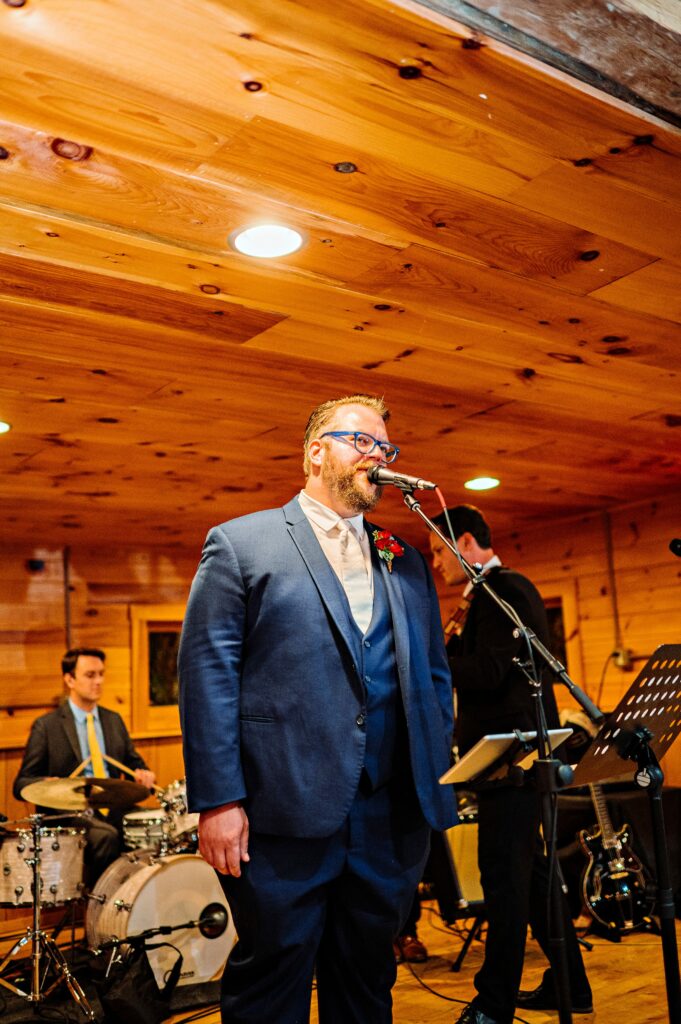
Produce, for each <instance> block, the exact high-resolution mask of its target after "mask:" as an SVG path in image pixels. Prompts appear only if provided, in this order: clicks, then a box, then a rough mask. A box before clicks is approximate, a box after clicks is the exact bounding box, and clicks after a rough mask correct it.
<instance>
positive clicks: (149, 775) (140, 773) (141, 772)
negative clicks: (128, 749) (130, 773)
mask: <svg viewBox="0 0 681 1024" xmlns="http://www.w3.org/2000/svg"><path fill="white" fill-rule="evenodd" d="M135 782H139V784H140V786H146V787H147V789H153V788H154V783H155V782H156V776H155V775H154V773H153V772H150V771H149V769H148V768H135Z"/></svg>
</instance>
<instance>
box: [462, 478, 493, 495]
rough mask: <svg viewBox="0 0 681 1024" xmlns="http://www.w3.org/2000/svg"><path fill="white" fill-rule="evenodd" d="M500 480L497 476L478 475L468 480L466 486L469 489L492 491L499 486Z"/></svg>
mask: <svg viewBox="0 0 681 1024" xmlns="http://www.w3.org/2000/svg"><path fill="white" fill-rule="evenodd" d="M498 486H499V481H498V480H497V478H496V477H495V476H476V477H475V478H474V479H473V480H466V483H465V484H464V487H465V488H466V490H468V491H491V490H492V488H493V487H498Z"/></svg>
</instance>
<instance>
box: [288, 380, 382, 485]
mask: <svg viewBox="0 0 681 1024" xmlns="http://www.w3.org/2000/svg"><path fill="white" fill-rule="evenodd" d="M342 405H365V406H366V407H367V408H368V409H373V410H374V412H377V413H378V415H379V416H380V417H381V418H382V420H383V422H384V423H387V422H388V420H389V419H390V409H389V408H388V406H387V405H386V404H385V402H384V401H383V399H382V398H379V397H378V396H377V395H363V394H362V395H345V396H344V397H343V398H331V399H329V401H328V402H322V404H321V405H318V406H317V408H316V409H313V410H312V412H311V413H310V418H309V420H308V421H307V427H306V428H305V437H304V438H303V470H304V471H305V477H306V478H307V477H308V476H309V475H310V456H309V455H308V453H307V449H308V446H309V444H310V441H314V439H315V438H317V437H319V435H320V434H321V433H323V432H324V427H326V426H328V424H329V423H330V422H331V420H332V419H333V416H334V413H335V411H336V409H339V408H340V407H341V406H342Z"/></svg>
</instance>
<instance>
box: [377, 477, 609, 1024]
mask: <svg viewBox="0 0 681 1024" xmlns="http://www.w3.org/2000/svg"><path fill="white" fill-rule="evenodd" d="M395 486H397V487H399V489H400V490H401V491H402V497H403V498H404V503H405V505H406V506H407V508H408V509H409V510H410V511H411V512H416V514H417V515H418V516H419V517H420V518H421V520H422V521H423V522H424V523H425V525H426V526H427V528H428V529H429V530H430V531H431V532H432V533H434V534H436V535H437V536H438V537H439V538H440V540H441V541H442V543H443V544H444V545H445V546H446V547H447V548H448V549H449V550H450V551H451V552H452V554H454V555H455V556H456V558H457V559H458V561H459V564H460V566H461V568H462V569H463V572H464V574H465V576H466V578H467V579H468V580H469V582H470V583H471V584H472V585H473V587H474V588H476V589H479V590H484V592H485V593H486V594H488V595H489V597H490V598H491V599H492V600H493V601H494V603H495V604H496V605H497V606H498V607H499V608H501V610H502V611H503V613H504V615H506V616H507V618H508V619H509V620H510V622H511V624H512V626H513V636H514V637H516V639H520V638H522V639H523V641H524V643H525V646H526V649H527V658H526V660H522V659H520V658H518V657H516V658H514V661H515V663H516V664H517V665H518V667H519V668H520V669H521V670H522V672H523V673H524V675H525V676H526V678H527V679H528V681H529V684H530V687H531V688H532V697H533V698H534V700H535V713H536V720H537V751H538V757H537V760H536V761H535V762H534V764H533V766H532V769H531V770H532V771H533V772H534V781H535V784H536V788H537V791H538V793H539V794H540V808H541V824H542V832H543V835H544V843H545V846H546V856H547V860H548V865H549V880H548V885H549V898H550V908H551V913H550V919H549V920H550V928H549V933H550V939H549V942H550V945H551V948H552V950H553V951H554V954H555V968H556V971H555V984H556V993H557V996H558V1016H559V1021H560V1024H572V1000H571V996H570V983H569V976H568V965H567V952H566V948H565V929H564V927H563V911H562V900H561V887H560V885H559V878H558V863H557V854H556V841H555V829H554V822H555V814H554V808H555V800H556V794H557V793H558V790H559V789H560V788H561V787H562V786H564V785H567V784H568V783H569V782H571V781H572V775H573V772H572V769H571V768H570V766H569V765H566V764H563V763H562V761H559V760H558V759H557V758H555V757H553V752H552V750H551V743H550V739H549V736H548V729H547V726H546V717H545V714H544V706H543V703H542V684H541V673H540V672H538V671H537V666H536V663H535V659H534V655H535V653H536V654H538V655H539V657H540V658H541V660H542V661H543V663H544V664H545V665H548V667H549V669H550V670H551V672H552V673H553V674H554V675H555V677H556V679H558V680H559V682H561V683H563V684H564V685H565V686H567V688H568V690H569V691H570V693H571V694H572V696H573V697H574V698H575V700H576V701H577V703H578V704H579V705H580V706H581V707H582V708H583V709H584V711H585V712H586V714H587V715H588V716H589V718H590V719H591V721H592V722H594V723H601V722H602V721H603V720H604V715H603V713H602V711H600V710H599V709H598V708H597V707H596V705H595V704H594V703H593V701H591V700H590V698H589V697H588V696H587V695H586V693H584V691H583V690H581V689H580V687H579V686H577V684H576V683H574V682H573V680H572V679H570V677H569V675H568V674H567V670H566V669H565V666H564V665H562V664H561V662H560V661H558V659H557V658H555V657H554V656H553V654H551V652H550V651H549V650H548V648H547V647H545V645H544V644H543V643H542V642H541V640H540V639H539V638H538V637H537V635H536V634H535V633H534V632H533V631H532V630H531V629H530V628H529V627H528V626H526V625H525V624H524V623H523V622H522V620H521V619H520V616H519V615H518V613H517V612H516V610H515V609H514V608H513V607H512V605H510V604H509V603H508V602H507V601H504V599H503V598H502V597H500V596H499V595H498V594H497V593H496V591H495V590H494V589H493V588H492V587H490V585H489V583H488V582H487V581H486V580H485V577H484V575H483V573H482V566H480V565H476V566H472V565H470V564H469V563H468V562H467V561H466V559H465V558H464V557H463V555H462V554H461V552H460V551H459V549H458V546H457V544H456V541H455V540H454V541H453V540H450V539H449V538H448V537H446V536H445V535H444V533H443V532H442V530H440V529H439V527H438V526H436V524H435V523H434V522H433V521H432V519H430V517H429V516H427V515H426V513H425V512H424V511H423V509H422V508H421V504H420V502H419V501H418V499H417V498H415V497H414V493H413V491H414V488H413V486H412V485H407V484H405V485H401V484H399V483H397V482H395ZM522 784H523V785H525V784H526V782H525V780H524V779H523V783H522Z"/></svg>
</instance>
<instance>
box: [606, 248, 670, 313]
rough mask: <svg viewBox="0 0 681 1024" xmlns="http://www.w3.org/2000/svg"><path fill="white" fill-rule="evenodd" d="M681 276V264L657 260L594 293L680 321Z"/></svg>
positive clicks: (629, 306)
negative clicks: (680, 280) (680, 293)
mask: <svg viewBox="0 0 681 1024" xmlns="http://www.w3.org/2000/svg"><path fill="white" fill-rule="evenodd" d="M680 277H681V264H679V263H671V262H669V261H666V260H658V261H657V262H656V263H651V264H650V265H649V266H647V267H642V268H641V269H640V270H636V271H633V272H632V273H630V274H626V275H625V276H624V277H621V278H619V280H617V281H613V282H612V283H611V284H608V285H605V286H604V287H603V288H597V289H596V290H595V291H592V292H591V295H592V296H593V297H594V298H597V299H603V301H604V302H609V303H610V304H611V305H615V306H623V307H625V308H626V309H635V310H638V312H639V313H650V314H651V315H652V316H657V317H662V318H664V319H665V320H674V321H675V322H676V323H681V298H680V297H679V287H678V285H679V278H680Z"/></svg>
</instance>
